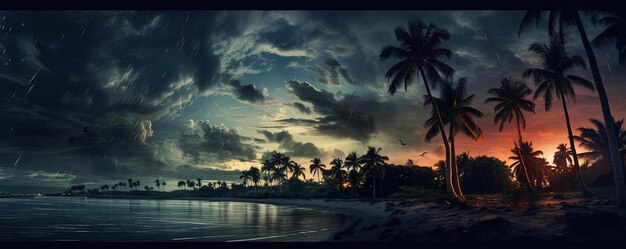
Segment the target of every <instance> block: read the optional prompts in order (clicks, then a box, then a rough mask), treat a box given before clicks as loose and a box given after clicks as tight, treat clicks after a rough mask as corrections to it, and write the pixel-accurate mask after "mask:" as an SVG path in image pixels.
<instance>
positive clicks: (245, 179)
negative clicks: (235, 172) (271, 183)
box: [239, 170, 252, 186]
mask: <svg viewBox="0 0 626 249" xmlns="http://www.w3.org/2000/svg"><path fill="white" fill-rule="evenodd" d="M251 178H252V177H250V173H249V172H248V171H247V170H244V171H241V175H240V176H239V179H243V185H246V186H247V185H248V180H250V179H251Z"/></svg>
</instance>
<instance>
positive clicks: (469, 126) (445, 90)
mask: <svg viewBox="0 0 626 249" xmlns="http://www.w3.org/2000/svg"><path fill="white" fill-rule="evenodd" d="M449 79H450V81H446V82H445V83H442V84H441V87H440V88H439V90H440V95H441V97H440V98H433V99H434V100H435V103H437V104H436V105H437V106H439V108H438V109H439V111H440V112H441V116H442V118H443V120H442V121H443V123H444V125H445V124H447V125H449V127H448V128H449V131H448V135H449V136H450V138H449V140H448V141H450V166H449V168H450V169H451V170H452V183H453V187H454V191H455V192H456V193H457V194H458V195H459V198H460V199H464V196H463V191H462V190H461V185H460V183H459V173H458V165H457V162H456V152H455V144H454V141H455V140H454V139H455V136H456V134H457V133H459V131H460V132H462V133H463V134H465V135H466V136H468V137H469V138H471V139H473V140H480V139H482V137H483V131H482V129H481V128H480V127H479V126H478V125H477V124H476V121H474V118H481V117H482V116H483V113H482V112H480V111H479V110H478V109H476V108H473V107H471V104H472V102H473V100H474V94H471V95H469V96H468V94H467V79H466V78H461V79H459V81H458V82H457V83H456V84H454V83H453V81H452V78H449ZM424 98H425V101H424V105H432V101H431V99H430V98H429V97H428V96H425V97H424ZM433 109H434V108H433ZM426 127H427V128H429V130H428V131H427V132H426V141H430V140H431V139H432V138H433V137H435V136H437V133H438V131H437V130H438V127H437V117H436V114H435V113H434V111H433V113H432V116H431V117H430V118H429V119H428V120H426Z"/></svg>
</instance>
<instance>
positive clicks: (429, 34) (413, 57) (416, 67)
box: [380, 20, 459, 199]
mask: <svg viewBox="0 0 626 249" xmlns="http://www.w3.org/2000/svg"><path fill="white" fill-rule="evenodd" d="M395 35H396V40H397V41H399V42H400V44H401V45H400V47H398V46H392V45H387V46H385V47H384V48H383V49H382V51H381V52H380V59H381V60H387V59H390V58H396V59H399V60H400V62H398V63H396V64H394V65H393V66H391V68H389V70H388V71H387V74H386V75H385V78H387V79H391V82H390V84H389V90H388V92H389V93H390V94H391V95H393V94H395V93H396V91H397V90H398V88H400V87H401V86H402V85H404V90H405V91H407V89H408V86H409V85H411V83H413V81H414V80H418V77H419V76H422V81H423V83H424V87H425V88H426V93H427V95H428V97H429V98H430V100H431V102H432V101H433V100H432V99H433V96H432V93H431V91H430V87H431V86H432V87H433V88H436V87H437V84H439V83H440V82H442V79H441V75H440V73H441V74H443V76H445V77H451V76H452V75H453V74H454V69H453V68H452V67H450V66H449V65H447V64H445V63H444V62H442V61H441V60H440V59H441V58H443V57H446V58H448V59H449V58H450V56H452V52H451V51H450V50H448V49H445V48H441V47H440V46H441V44H442V43H443V42H444V41H447V40H448V39H450V33H448V31H447V30H445V29H443V28H439V27H438V26H437V25H435V24H433V23H430V24H429V25H426V24H425V23H423V22H422V21H421V20H415V21H412V22H409V27H408V30H407V29H405V28H404V27H402V26H399V27H397V28H396V29H395ZM433 107H434V109H435V110H434V113H435V114H436V118H437V125H438V126H439V132H440V133H441V139H442V140H443V145H444V148H445V149H446V170H447V171H446V179H447V181H446V191H447V193H448V197H449V198H450V199H458V198H459V197H458V195H457V194H456V193H455V192H454V188H453V187H452V181H451V172H450V170H449V169H448V167H450V155H449V154H450V153H449V152H450V146H449V143H448V137H447V136H446V132H445V128H444V126H443V120H442V117H441V113H440V112H439V109H438V106H437V105H434V106H433Z"/></svg>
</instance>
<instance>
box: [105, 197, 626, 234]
mask: <svg viewBox="0 0 626 249" xmlns="http://www.w3.org/2000/svg"><path fill="white" fill-rule="evenodd" d="M99 198H102V197H99ZM104 198H106V197H104ZM115 199H152V200H155V199H172V200H195V201H216V202H219V201H232V202H248V203H263V204H271V205H286V206H295V207H304V208H309V209H316V210H323V211H329V212H334V213H338V214H343V215H347V216H350V217H353V218H354V219H353V220H352V221H351V222H348V223H347V224H346V225H345V227H344V228H343V229H342V230H340V231H339V232H337V233H336V234H335V235H334V236H331V237H330V238H328V239H327V240H324V241H353V242H356V241H359V242H373V241H413V242H520V241H544V242H549V241H558V242H585V241H594V242H618V241H620V242H623V241H626V236H624V234H626V209H617V208H616V207H615V200H613V199H606V198H592V199H584V198H580V197H558V198H557V197H554V196H553V197H551V198H544V199H542V200H540V201H539V202H538V205H536V206H533V207H529V206H526V204H525V202H520V203H512V202H510V201H509V202H507V201H505V200H503V199H502V198H501V197H497V196H477V197H475V198H473V199H472V200H468V202H469V204H470V205H454V204H450V203H448V202H445V201H420V200H416V199H379V200H377V201H375V202H372V201H370V200H366V199H279V198H268V199H248V198H204V197H179V198H141V197H139V198H137V197H131V198H128V197H125V198H115ZM519 204H521V205H519Z"/></svg>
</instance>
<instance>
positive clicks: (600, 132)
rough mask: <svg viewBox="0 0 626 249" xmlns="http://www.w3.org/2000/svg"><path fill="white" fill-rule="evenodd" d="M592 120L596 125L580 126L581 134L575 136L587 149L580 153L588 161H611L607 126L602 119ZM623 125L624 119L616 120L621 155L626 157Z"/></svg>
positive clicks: (616, 132) (625, 138)
mask: <svg viewBox="0 0 626 249" xmlns="http://www.w3.org/2000/svg"><path fill="white" fill-rule="evenodd" d="M590 122H591V123H592V124H593V126H594V127H581V128H578V131H579V132H580V136H575V137H574V139H575V140H576V141H578V143H580V146H581V147H583V148H585V149H586V150H587V152H582V153H579V154H578V155H579V156H580V157H582V158H584V159H586V160H587V161H595V162H603V163H608V162H611V161H610V159H611V156H610V152H609V145H608V136H607V129H606V126H604V124H603V123H602V121H600V120H597V119H590ZM623 125H624V120H623V119H622V120H620V121H617V122H615V123H614V130H615V134H617V137H618V140H617V146H618V148H619V153H620V157H621V158H622V159H626V130H624V128H623Z"/></svg>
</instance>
